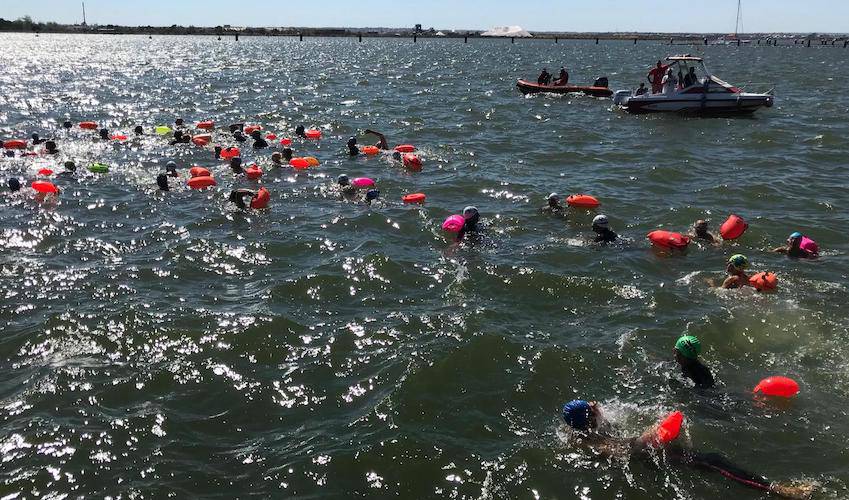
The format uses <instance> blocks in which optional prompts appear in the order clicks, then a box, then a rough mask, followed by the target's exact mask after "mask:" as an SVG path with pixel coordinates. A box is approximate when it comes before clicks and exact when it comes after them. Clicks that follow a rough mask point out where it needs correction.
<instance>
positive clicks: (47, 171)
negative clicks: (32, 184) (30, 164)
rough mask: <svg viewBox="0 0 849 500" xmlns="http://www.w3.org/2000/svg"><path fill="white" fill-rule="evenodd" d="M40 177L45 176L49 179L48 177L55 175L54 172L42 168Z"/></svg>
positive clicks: (39, 173)
mask: <svg viewBox="0 0 849 500" xmlns="http://www.w3.org/2000/svg"><path fill="white" fill-rule="evenodd" d="M38 175H43V176H45V177H48V176H51V175H53V171H52V170H50V169H49V168H42V169H41V170H39V171H38Z"/></svg>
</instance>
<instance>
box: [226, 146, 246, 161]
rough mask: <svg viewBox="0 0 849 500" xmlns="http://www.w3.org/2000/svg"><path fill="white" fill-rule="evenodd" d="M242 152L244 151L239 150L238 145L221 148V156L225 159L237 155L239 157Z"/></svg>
mask: <svg viewBox="0 0 849 500" xmlns="http://www.w3.org/2000/svg"><path fill="white" fill-rule="evenodd" d="M241 154H242V152H241V151H239V148H237V147H229V148H224V149H222V150H221V157H222V158H224V159H225V160H229V159H231V158H235V157H237V156H239V155H241Z"/></svg>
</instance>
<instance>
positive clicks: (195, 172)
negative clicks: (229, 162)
mask: <svg viewBox="0 0 849 500" xmlns="http://www.w3.org/2000/svg"><path fill="white" fill-rule="evenodd" d="M189 175H191V176H192V177H212V174H211V173H210V172H209V170H207V169H205V168H203V167H192V168H190V169H189Z"/></svg>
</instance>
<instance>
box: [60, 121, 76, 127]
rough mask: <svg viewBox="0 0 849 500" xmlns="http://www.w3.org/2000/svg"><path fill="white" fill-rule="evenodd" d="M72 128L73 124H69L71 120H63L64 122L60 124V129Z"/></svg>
mask: <svg viewBox="0 0 849 500" xmlns="http://www.w3.org/2000/svg"><path fill="white" fill-rule="evenodd" d="M73 126H74V124H73V123H71V120H65V121H64V122H62V128H71V127H73Z"/></svg>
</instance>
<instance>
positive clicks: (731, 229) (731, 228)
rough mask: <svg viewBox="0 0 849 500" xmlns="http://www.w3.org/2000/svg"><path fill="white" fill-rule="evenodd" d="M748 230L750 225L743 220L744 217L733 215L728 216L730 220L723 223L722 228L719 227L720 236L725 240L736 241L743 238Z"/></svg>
mask: <svg viewBox="0 0 849 500" xmlns="http://www.w3.org/2000/svg"><path fill="white" fill-rule="evenodd" d="M748 228H749V224H748V223H747V222H746V221H745V220H743V218H742V217H740V216H739V215H734V214H731V215H729V216H728V219H727V220H726V221H725V222H723V223H722V226H720V227H719V234H720V235H721V236H722V239H723V240H736V239H737V238H739V237H740V236H743V233H745V232H746V229H748Z"/></svg>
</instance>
